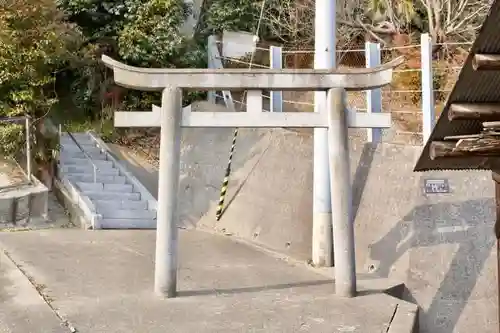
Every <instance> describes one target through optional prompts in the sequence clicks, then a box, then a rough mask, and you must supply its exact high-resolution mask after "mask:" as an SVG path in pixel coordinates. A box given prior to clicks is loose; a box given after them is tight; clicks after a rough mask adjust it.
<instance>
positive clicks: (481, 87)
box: [414, 0, 500, 171]
mask: <svg viewBox="0 0 500 333" xmlns="http://www.w3.org/2000/svg"><path fill="white" fill-rule="evenodd" d="M480 53H483V54H500V0H496V1H495V2H494V3H493V5H492V6H491V8H490V12H489V14H488V16H487V17H486V19H485V21H484V23H483V26H482V27H481V30H480V32H479V34H478V36H477V38H476V40H475V41H474V44H473V45H472V48H471V51H470V53H469V56H468V57H467V60H466V62H465V65H464V66H463V68H462V70H461V72H460V75H459V77H458V80H457V82H456V83H455V86H454V88H453V90H452V92H451V94H450V96H449V97H448V101H447V102H446V105H445V107H444V109H443V112H442V114H441V116H440V117H439V120H438V122H437V124H436V126H435V127H434V130H433V131H432V133H431V136H430V138H429V140H428V141H427V143H426V145H425V147H424V149H423V151H422V154H421V156H420V158H419V160H418V161H417V164H416V166H415V169H414V171H429V170H464V169H482V170H490V169H497V170H498V169H500V156H499V157H498V158H496V157H495V158H491V157H467V158H456V157H454V158H440V159H435V160H431V159H430V157H429V146H430V143H431V142H432V141H440V140H443V139H444V137H445V136H451V135H462V134H478V133H480V132H481V130H482V129H483V127H482V122H481V121H477V120H453V121H452V122H451V121H449V120H448V109H449V107H450V105H451V104H453V103H482V102H484V103H487V102H490V103H500V71H474V70H473V68H472V58H473V55H474V54H480ZM499 120H500V119H499Z"/></svg>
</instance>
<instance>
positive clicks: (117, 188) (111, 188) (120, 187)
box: [76, 182, 134, 193]
mask: <svg viewBox="0 0 500 333" xmlns="http://www.w3.org/2000/svg"><path fill="white" fill-rule="evenodd" d="M76 185H77V186H78V187H79V188H80V189H81V190H82V191H93V192H99V191H108V192H124V193H125V192H133V190H134V186H133V185H132V184H113V183H110V184H106V183H102V182H98V183H94V182H77V183H76Z"/></svg>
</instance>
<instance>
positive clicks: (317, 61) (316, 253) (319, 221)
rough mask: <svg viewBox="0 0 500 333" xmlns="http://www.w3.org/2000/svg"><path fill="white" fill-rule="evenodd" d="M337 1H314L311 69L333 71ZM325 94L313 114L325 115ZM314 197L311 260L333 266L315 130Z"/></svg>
mask: <svg viewBox="0 0 500 333" xmlns="http://www.w3.org/2000/svg"><path fill="white" fill-rule="evenodd" d="M335 1H336V0H316V19H315V25H314V30H315V31H314V33H315V37H314V51H315V53H314V68H315V69H329V68H335V66H336V64H335V62H336V54H335V48H336V21H335V14H336V3H335ZM326 107H327V106H326V92H322V91H316V92H315V94H314V111H315V112H326ZM313 187H314V194H313V240H312V261H313V264H314V265H315V266H326V267H329V266H332V265H333V240H332V205H331V198H330V168H329V162H328V130H327V129H326V128H315V129H314V185H313Z"/></svg>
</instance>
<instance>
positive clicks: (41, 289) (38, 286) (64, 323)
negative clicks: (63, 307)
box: [3, 250, 78, 333]
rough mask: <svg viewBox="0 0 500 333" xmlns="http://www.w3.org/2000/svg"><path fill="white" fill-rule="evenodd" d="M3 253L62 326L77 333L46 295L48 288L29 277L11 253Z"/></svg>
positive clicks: (4, 251) (72, 332)
mask: <svg viewBox="0 0 500 333" xmlns="http://www.w3.org/2000/svg"><path fill="white" fill-rule="evenodd" d="M3 253H4V254H5V256H6V257H7V258H8V259H9V260H10V261H11V262H12V263H13V264H14V265H15V266H16V267H17V269H18V270H19V271H20V272H21V273H22V274H23V275H24V276H25V277H26V279H28V281H29V282H30V283H31V285H32V286H33V288H35V290H36V291H37V293H38V294H39V295H40V297H42V299H43V301H44V302H45V304H47V306H48V307H49V308H50V309H51V310H52V312H53V313H54V315H56V317H57V318H59V320H60V321H61V324H62V326H64V327H66V328H67V329H68V330H69V332H70V333H77V332H78V330H77V329H76V328H75V327H74V326H73V325H72V324H71V323H70V322H69V321H68V320H67V319H66V318H64V316H63V315H62V314H61V313H59V311H58V310H57V309H56V308H55V307H54V306H53V305H52V302H53V301H54V299H53V298H51V297H50V296H49V295H47V294H46V293H44V289H45V288H46V286H45V285H43V284H39V283H37V282H36V281H35V278H34V277H32V276H31V275H29V274H28V273H27V272H26V271H25V270H24V269H23V267H22V266H21V265H20V264H18V263H17V262H16V261H15V260H14V258H12V256H11V255H10V253H9V252H8V251H6V250H3Z"/></svg>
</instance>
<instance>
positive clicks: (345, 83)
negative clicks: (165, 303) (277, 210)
mask: <svg viewBox="0 0 500 333" xmlns="http://www.w3.org/2000/svg"><path fill="white" fill-rule="evenodd" d="M102 61H103V62H104V64H105V65H106V66H107V67H109V68H111V69H112V70H113V72H114V80H115V82H116V84H118V85H121V86H123V87H126V88H130V89H137V90H142V91H162V92H163V93H162V104H161V107H155V108H153V111H151V112H115V126H116V127H158V126H160V127H161V140H160V169H159V186H158V202H159V205H158V219H157V231H156V256H155V283H154V286H155V292H156V293H158V294H159V295H162V296H166V297H175V296H176V292H177V260H178V259H177V242H178V230H177V223H176V222H177V221H176V219H177V214H176V209H177V193H178V192H177V191H178V186H179V164H180V145H181V127H261V128H262V127H266V128H271V127H309V128H317V127H323V128H328V145H329V162H330V168H331V181H330V188H331V192H332V195H331V201H332V202H331V204H332V221H327V223H328V224H327V225H323V226H320V228H321V229H322V230H321V232H322V233H323V236H325V237H323V238H322V239H321V240H319V241H320V242H322V243H323V244H321V245H322V246H321V247H322V248H323V250H324V252H325V253H327V252H328V251H331V250H332V244H331V243H332V242H331V239H332V238H333V248H334V259H335V290H336V294H337V295H339V296H344V297H353V296H354V295H355V294H356V272H355V253H354V225H353V219H352V209H351V201H352V200H351V195H352V194H351V181H350V178H351V177H350V167H349V164H350V163H349V148H348V135H347V129H348V127H357V128H388V127H390V126H391V115H390V114H388V113H373V114H372V113H357V112H353V111H347V112H345V110H346V105H345V94H344V90H369V89H375V88H379V87H382V86H385V85H387V84H389V83H390V82H391V80H392V71H393V68H394V67H396V66H398V65H399V64H401V63H402V62H403V58H402V57H400V58H397V59H395V60H393V61H391V62H388V63H386V64H384V65H382V66H379V67H375V68H359V69H333V70H318V69H314V70H311V69H307V70H296V69H277V70H276V69H252V70H248V69H191V68H188V69H156V68H138V67H132V66H127V65H125V64H123V63H120V62H118V61H116V60H114V59H112V58H110V57H108V56H105V55H103V56H102ZM182 89H192V90H205V91H207V90H231V89H246V90H248V94H247V111H246V112H191V109H190V107H187V108H184V109H182ZM264 89H266V90H278V91H280V90H292V91H312V90H316V91H327V111H326V112H319V113H311V112H293V113H281V112H280V113H273V112H262V111H263V110H262V90H264ZM311 195H312V194H311ZM332 222H333V224H332ZM332 226H333V237H332V235H331V232H332Z"/></svg>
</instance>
